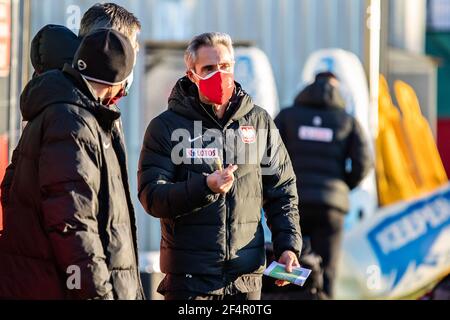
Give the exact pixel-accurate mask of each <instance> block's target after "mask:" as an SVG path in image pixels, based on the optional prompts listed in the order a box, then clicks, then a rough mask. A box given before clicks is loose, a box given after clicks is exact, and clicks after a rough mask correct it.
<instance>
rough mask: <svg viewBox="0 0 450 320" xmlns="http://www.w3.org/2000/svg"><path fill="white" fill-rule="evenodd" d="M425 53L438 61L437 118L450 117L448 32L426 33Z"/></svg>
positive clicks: (449, 34) (449, 39)
mask: <svg viewBox="0 0 450 320" xmlns="http://www.w3.org/2000/svg"><path fill="white" fill-rule="evenodd" d="M426 53H427V54H429V55H431V56H433V57H435V58H437V59H438V60H439V61H438V94H437V105H438V118H449V117H450V31H446V32H438V31H428V32H427V36H426Z"/></svg>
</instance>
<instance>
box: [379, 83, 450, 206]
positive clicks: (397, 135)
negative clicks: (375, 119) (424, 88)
mask: <svg viewBox="0 0 450 320" xmlns="http://www.w3.org/2000/svg"><path fill="white" fill-rule="evenodd" d="M394 89H395V94H396V98H397V101H398V103H399V107H400V110H401V114H400V112H399V110H398V109H397V107H395V106H394V104H393V102H392V98H391V95H390V93H389V86H388V84H387V81H386V79H385V78H384V77H383V76H382V75H381V76H380V90H379V100H378V105H379V110H378V113H379V134H378V137H377V140H376V152H377V156H376V170H377V185H378V194H379V202H380V205H381V206H384V205H388V204H392V203H395V202H398V201H402V200H409V199H413V198H415V197H418V196H419V195H421V194H423V193H425V192H429V191H432V190H435V189H436V188H438V187H439V186H442V185H443V184H446V183H447V181H448V179H447V175H446V173H445V170H444V166H443V165H442V161H441V158H440V155H439V152H438V150H437V147H436V143H435V141H434V138H433V135H432V133H431V130H430V127H429V125H428V122H427V121H426V119H425V118H424V117H423V115H422V112H421V111H420V105H419V102H418V99H417V96H416V94H415V92H414V90H413V89H412V88H411V87H410V86H409V85H408V84H406V83H404V82H402V81H396V82H395V84H394Z"/></svg>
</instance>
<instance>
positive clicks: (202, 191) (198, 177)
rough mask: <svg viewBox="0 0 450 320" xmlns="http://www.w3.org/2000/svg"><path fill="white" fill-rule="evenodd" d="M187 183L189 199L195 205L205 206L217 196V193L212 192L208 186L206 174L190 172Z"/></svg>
mask: <svg viewBox="0 0 450 320" xmlns="http://www.w3.org/2000/svg"><path fill="white" fill-rule="evenodd" d="M187 184H188V185H187V189H188V191H189V193H190V198H191V201H192V202H193V203H194V204H195V207H203V206H206V205H208V204H210V203H212V202H214V201H216V200H217V199H218V198H219V194H216V193H214V192H213V191H212V190H211V189H210V188H209V187H208V184H207V182H206V176H205V175H203V174H201V173H197V172H191V173H190V178H189V179H188V181H187Z"/></svg>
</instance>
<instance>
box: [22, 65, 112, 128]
mask: <svg viewBox="0 0 450 320" xmlns="http://www.w3.org/2000/svg"><path fill="white" fill-rule="evenodd" d="M77 76H79V74H77V71H76V70H74V69H73V68H72V67H70V66H69V65H68V64H66V65H65V66H64V70H63V71H60V70H52V71H48V72H45V73H43V74H42V75H40V76H38V77H35V78H33V79H32V80H30V82H28V84H27V85H26V87H25V89H24V90H23V92H22V94H21V96H20V111H21V113H22V117H23V120H25V121H31V120H33V119H34V118H35V117H36V116H37V115H39V114H40V113H41V112H42V111H43V110H44V109H45V108H47V107H48V106H49V105H53V104H72V105H76V106H78V107H80V108H85V109H87V110H89V111H91V112H92V113H93V114H94V115H95V116H96V117H97V118H99V119H100V120H108V122H112V121H114V120H116V119H118V118H119V117H120V111H119V109H118V108H117V107H116V106H114V105H112V106H109V107H106V106H104V105H102V104H100V103H98V102H96V101H95V100H94V99H93V98H92V97H90V96H89V95H88V94H87V93H86V90H83V83H81V81H80V80H79V79H77Z"/></svg>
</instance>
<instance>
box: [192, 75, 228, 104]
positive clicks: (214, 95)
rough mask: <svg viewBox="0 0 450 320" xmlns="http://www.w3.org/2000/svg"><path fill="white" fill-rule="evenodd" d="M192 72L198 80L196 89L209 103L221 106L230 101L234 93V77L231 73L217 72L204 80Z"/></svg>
mask: <svg viewBox="0 0 450 320" xmlns="http://www.w3.org/2000/svg"><path fill="white" fill-rule="evenodd" d="M192 72H193V73H194V75H196V76H197V77H198V78H199V79H200V81H199V83H198V89H199V90H200V92H201V94H202V95H203V96H205V97H206V98H207V99H208V100H209V101H210V102H212V103H214V104H217V105H223V104H225V103H226V102H227V101H228V100H230V98H231V96H232V95H233V92H234V75H233V73H232V72H225V71H221V70H217V71H215V72H212V73H210V74H209V75H207V76H206V77H205V78H202V77H200V76H199V75H197V74H196V73H195V72H194V71H192Z"/></svg>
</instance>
